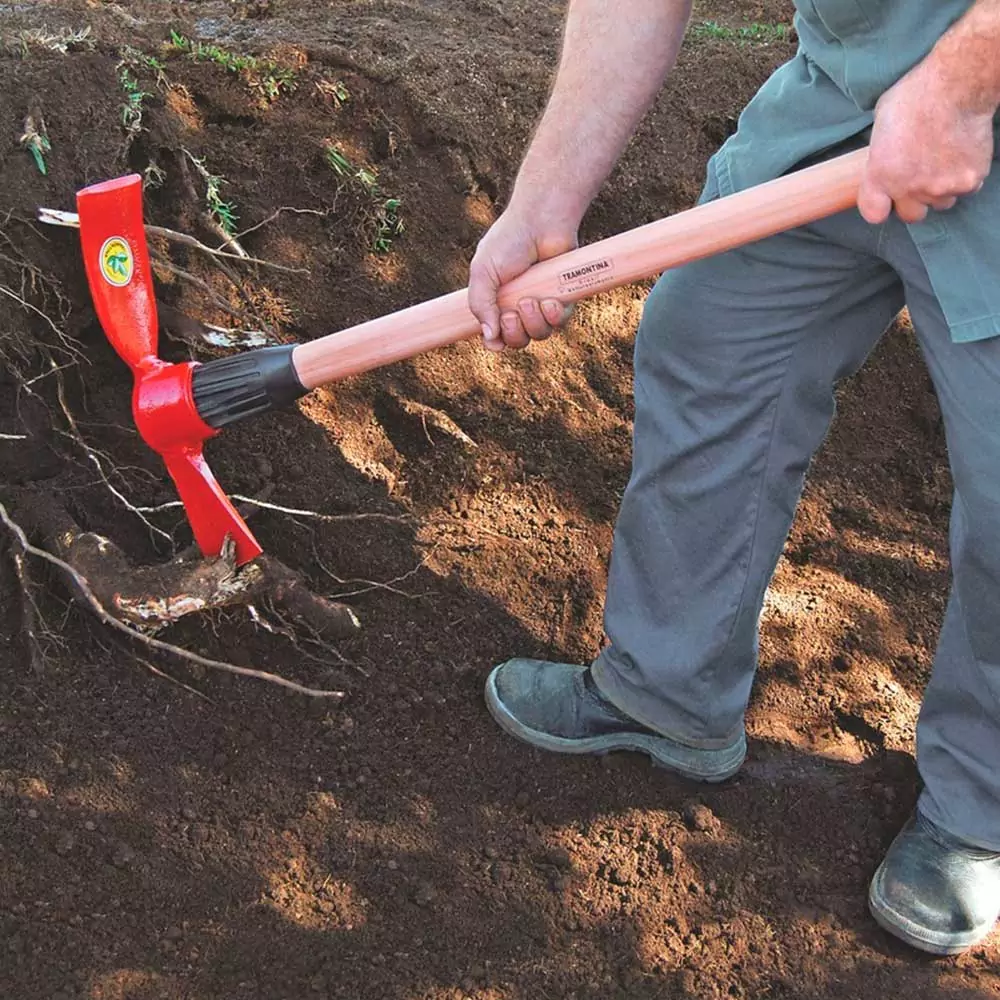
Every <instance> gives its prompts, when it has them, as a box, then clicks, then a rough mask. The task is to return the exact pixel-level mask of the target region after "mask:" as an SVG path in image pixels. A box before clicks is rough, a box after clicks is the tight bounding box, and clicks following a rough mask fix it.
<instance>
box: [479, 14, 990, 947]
mask: <svg viewBox="0 0 1000 1000" xmlns="http://www.w3.org/2000/svg"><path fill="white" fill-rule="evenodd" d="M797 7H798V13H797V17H796V25H797V28H798V34H799V39H800V48H799V52H798V53H797V54H796V56H795V58H794V59H792V60H791V61H790V62H788V63H787V64H785V65H784V66H782V67H781V68H780V69H779V70H778V71H777V72H776V73H775V74H774V75H773V76H772V77H771V79H770V80H768V81H767V83H766V84H765V85H764V87H763V88H762V89H761V91H760V92H759V93H758V95H757V96H756V97H755V98H754V100H753V101H752V102H751V104H750V105H749V106H748V108H747V109H746V110H745V112H744V113H743V115H742V116H741V118H740V124H739V128H738V130H737V132H736V134H735V135H734V136H732V137H731V138H730V139H729V140H728V141H727V142H726V144H725V145H724V146H723V148H722V149H721V150H720V151H719V152H718V153H717V154H716V155H715V156H714V157H713V159H712V161H711V163H710V165H709V170H708V180H707V184H706V187H705V192H704V195H703V198H705V199H710V198H715V197H718V196H720V195H726V194H729V193H731V192H732V191H734V190H736V189H740V188H745V187H747V186H750V185H752V184H755V183H758V182H761V181H764V180H767V179H770V178H773V177H776V176H778V175H780V174H782V173H785V172H787V171H789V170H792V169H794V168H796V167H797V166H800V165H801V164H803V163H804V162H806V161H808V160H811V159H817V158H822V157H826V156H831V155H834V154H836V153H840V152H843V151H845V149H847V148H851V147H852V146H856V145H861V144H862V143H863V142H865V141H867V140H868V139H869V138H870V147H871V149H870V156H869V165H868V167H867V171H866V174H865V177H864V180H863V183H862V186H861V190H860V194H859V197H858V207H857V210H851V211H849V212H844V213H842V214H840V215H837V216H834V217H833V218H831V219H828V220H825V221H823V222H820V223H817V224H815V225H810V226H806V227H803V228H802V229H800V230H795V231H793V232H789V233H786V234H782V235H779V236H775V237H772V238H770V239H766V240H762V241H760V242H758V243H755V244H753V245H751V246H748V247H746V248H744V249H741V250H737V251H733V252H731V253H727V254H723V255H719V256H717V257H714V258H711V259H708V260H704V261H700V262H697V263H695V264H691V265H688V266H686V267H683V268H680V269H677V270H675V271H672V272H668V273H667V274H666V275H664V276H663V277H662V278H661V280H660V281H659V283H658V284H657V286H656V288H655V289H654V290H653V292H652V294H651V295H650V297H649V300H648V302H647V304H646V307H645V311H644V316H643V320H642V323H641V324H640V327H639V331H638V334H637V337H636V350H635V404H636V414H635V440H634V456H633V468H632V476H631V480H630V482H629V486H628V489H627V491H626V493H625V496H624V499H623V501H622V508H621V512H620V516H619V519H618V523H617V525H616V530H615V543H614V550H613V554H612V559H611V570H610V578H609V581H608V593H607V601H606V607H605V631H606V633H607V635H608V638H609V643H610V644H609V645H608V647H607V648H606V649H604V650H603V651H602V652H601V653H600V655H599V656H598V657H597V659H596V660H595V661H594V662H593V664H591V665H590V666H589V667H580V666H571V665H568V664H557V663H547V662H543V661H533V660H524V659H515V660H511V661H509V662H507V663H505V664H502V665H501V666H499V667H497V668H496V670H494V671H493V673H492V674H491V675H490V677H489V680H488V682H487V685H486V698H487V703H488V706H489V708H490V711H491V712H492V713H493V716H494V718H495V719H496V720H497V721H498V722H499V723H500V725H501V726H502V727H503V728H504V729H505V730H507V731H508V732H510V733H512V734H513V735H515V736H517V737H519V738H520V739H522V740H525V741H526V742H528V743H531V744H532V745H534V746H536V747H542V748H544V749H548V750H553V751H558V752H564V753H604V752H607V751H609V750H616V749H632V750H639V751H642V752H645V753H647V754H648V755H649V756H650V757H651V758H652V759H653V761H654V762H656V763H658V764H660V765H662V766H665V767H667V768H670V769H672V770H674V771H676V772H678V773H680V774H682V775H685V776H687V777H690V778H695V779H698V780H703V781H721V780H723V779H725V778H727V777H729V776H730V775H732V774H733V773H734V772H735V771H736V770H737V769H738V768H739V767H740V764H741V763H742V761H743V758H744V755H745V752H746V738H745V734H744V727H743V715H744V709H745V706H746V702H747V698H748V696H749V691H750V687H751V683H752V678H753V672H754V668H755V661H756V652H757V622H758V617H759V614H760V610H761V604H762V601H763V598H764V593H765V589H766V587H767V584H768V581H769V579H770V577H771V574H772V573H773V571H774V568H775V565H776V563H777V560H778V557H779V555H780V553H781V549H782V545H783V543H784V540H785V537H786V534H787V531H788V528H789V526H790V522H791V519H792V516H793V513H794V509H795V505H796V503H797V501H798V498H799V494H800V490H801V487H802V480H803V477H804V473H805V469H806V467H807V465H808V463H809V461H810V459H811V457H812V455H813V453H814V452H815V450H816V449H817V447H818V446H819V444H820V442H821V441H822V439H823V437H824V435H825V433H826V431H827V428H828V425H829V422H830V419H831V417H832V415H833V409H834V397H833V385H834V383H835V381H836V380H837V379H839V378H841V377H843V376H845V375H848V374H851V373H852V372H854V371H856V370H857V369H858V367H859V366H860V365H861V364H862V362H863V361H864V359H865V357H866V356H867V354H868V353H869V351H870V350H871V349H872V347H873V346H874V345H875V343H876V342H877V341H878V339H879V337H880V335H881V334H882V332H883V331H884V330H885V328H886V327H887V326H888V325H889V324H890V323H891V321H892V320H893V318H894V317H895V315H896V314H897V313H898V312H899V310H900V309H901V308H902V306H903V305H904V304H905V305H908V307H909V309H910V313H911V316H912V319H913V322H914V325H915V328H916V330H917V335H918V337H919V340H920V344H921V348H922V350H923V353H924V356H925V358H926V361H927V365H928V367H929V370H930V373H931V376H932V378H933V381H934V384H935V388H936V391H937V394H938V397H939V400H940V402H941V408H942V411H943V415H944V421H945V427H946V432H947V438H948V445H949V454H950V460H951V467H952V472H953V477H954V481H955V495H954V505H953V512H952V529H951V555H952V573H953V585H952V592H951V597H950V601H949V604H948V610H947V614H946V617H945V622H944V626H943V629H942V633H941V636H940V642H939V647H938V650H937V654H936V658H935V665H934V670H933V675H932V678H931V681H930V683H929V685H928V688H927V692H926V695H925V698H924V703H923V706H922V710H921V716H920V721H919V725H918V734H917V736H918V739H917V763H918V767H919V769H920V774H921V777H922V779H923V783H924V788H923V791H922V793H921V796H920V799H919V802H918V806H917V809H916V811H915V813H914V815H913V816H912V817H911V818H910V820H909V822H908V823H907V824H906V826H905V827H904V829H903V830H902V831H901V833H900V834H899V836H898V837H897V838H896V839H895V841H894V842H893V844H892V845H891V847H890V848H889V851H888V854H887V856H886V858H885V860H884V861H883V863H882V865H881V866H880V867H879V869H878V871H877V872H876V874H875V876H874V879H873V880H872V883H871V887H870V892H869V903H870V906H871V909H872V912H873V914H874V916H875V917H876V919H877V920H878V921H879V923H881V924H882V925H883V926H884V927H886V928H887V929H888V930H890V931H891V932H892V933H894V934H896V935H897V936H898V937H900V938H902V939H903V940H904V941H907V942H909V943H910V944H912V945H914V946H916V947H918V948H922V949H924V950H926V951H930V952H934V953H938V954H955V953H958V952H961V951H963V950H965V949H967V948H969V947H971V946H972V945H974V944H976V943H977V942H979V941H980V940H982V939H983V938H984V937H985V936H986V935H987V934H988V933H989V932H990V930H991V928H992V927H993V925H994V923H995V922H996V920H997V918H998V915H1000V766H998V765H1000V172H997V171H994V172H993V174H992V175H991V173H990V168H991V166H992V161H993V155H994V121H995V116H996V114H997V109H998V106H1000V0H978V2H970V0H923V2H920V0H797ZM689 14H690V2H689V0H619V2H618V3H614V4H610V3H606V2H605V0H572V2H571V3H570V7H569V13H568V16H567V24H566V31H565V39H564V46H563V52H562V57H561V61H560V66H559V71H558V74H557V77H556V81H555V84H554V86H553V90H552V94H551V97H550V100H549V103H548V106H547V108H546V111H545V113H544V115H543V117H542V120H541V122H540V124H539V126H538V129H537V132H536V134H535V136H534V139H533V141H532V142H531V145H530V147H529V149H528V151H527V153H526V155H525V158H524V162H523V164H522V166H521V168H520V171H519V173H518V177H517V181H516V184H515V187H514V191H513V194H512V196H511V200H510V204H509V206H508V207H507V208H506V210H505V211H504V213H503V214H502V216H501V217H500V218H499V219H498V220H497V222H496V224H495V225H494V226H493V227H492V229H491V230H490V231H489V232H488V233H487V234H486V236H485V237H484V238H483V240H482V242H481V244H480V246H479V248H478V251H477V253H476V255H475V258H474V260H473V262H472V266H471V273H470V289H469V302H470V305H471V307H472V310H473V312H475V314H476V315H477V317H478V318H479V320H480V321H481V323H482V325H483V336H484V340H485V345H486V347H488V348H490V349H491V350H503V349H504V347H509V348H523V347H526V346H527V345H528V344H529V343H530V342H531V341H532V340H541V339H544V338H545V337H547V336H549V334H550V333H551V332H552V329H553V328H554V327H557V326H559V325H561V324H562V323H563V322H564V320H565V318H566V317H565V315H564V310H563V308H562V306H561V305H560V304H559V303H558V302H555V301H543V302H537V301H530V300H525V301H522V302H520V303H518V306H517V309H516V310H512V311H510V312H507V313H504V314H503V315H501V314H500V312H499V311H498V308H497V304H496V289H497V288H498V287H499V286H500V285H501V284H503V283H505V282H507V281H509V280H510V279H512V278H514V277H516V276H517V275H518V274H520V273H521V272H522V271H524V270H525V269H526V268H527V267H529V266H530V265H531V264H533V263H534V262H535V261H537V260H540V259H543V258H546V257H550V256H553V255H555V254H559V253H562V252H564V251H566V250H569V249H571V248H572V247H573V246H575V244H576V239H577V229H578V226H579V223H580V220H581V218H582V216H583V214H584V212H585V211H586V209H587V206H588V205H589V203H590V201H591V200H592V199H593V197H594V196H595V194H596V193H597V190H598V188H599V187H600V185H601V184H602V182H603V181H604V179H605V178H606V177H607V175H608V173H609V172H610V170H611V168H612V166H613V165H614V163H615V161H616V159H617V158H618V156H619V155H620V153H621V151H622V149H623V148H624V146H625V144H626V142H627V141H628V139H629V137H630V135H631V134H632V132H633V130H634V128H635V126H636V125H637V123H638V121H639V119H640V117H641V116H642V114H643V113H644V112H645V110H646V109H647V108H648V106H649V105H650V103H651V102H652V100H653V98H654V97H655V95H656V93H657V90H658V89H659V87H660V86H661V84H662V82H663V80H664V78H665V76H666V74H667V72H668V70H669V69H670V68H671V66H672V65H673V62H674V60H675V57H676V54H677V51H678V49H679V47H680V45H681V40H682V37H683V33H684V29H685V26H686V23H687V19H688V17H689ZM594 94H599V95H600V100H597V101H595V100H594V99H593V95H594Z"/></svg>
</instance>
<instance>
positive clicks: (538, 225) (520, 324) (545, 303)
mask: <svg viewBox="0 0 1000 1000" xmlns="http://www.w3.org/2000/svg"><path fill="white" fill-rule="evenodd" d="M531 215H532V213H530V212H528V211H525V210H521V209H518V208H517V207H515V206H513V205H512V206H511V207H510V208H508V209H507V211H505V212H504V213H503V215H501V216H500V218H499V219H497V221H496V222H495V223H494V224H493V226H492V227H491V228H490V230H489V232H487V233H486V235H485V236H484V237H483V238H482V240H481V241H480V243H479V247H478V248H477V250H476V255H475V256H474V257H473V258H472V264H471V265H470V266H469V308H470V309H471V310H472V312H473V313H474V314H475V316H476V318H477V319H478V320H479V322H480V323H481V324H482V327H483V345H484V346H485V347H486V349H487V350H490V351H502V350H503V349H504V348H505V347H517V348H520V347H527V346H528V344H530V343H531V341H533V340H544V339H545V338H546V337H548V336H550V335H551V334H552V331H553V330H554V329H555V328H556V327H560V326H562V325H563V324H564V323H565V322H566V321H567V320H568V319H569V317H570V315H571V314H572V307H571V306H564V305H563V304H562V303H561V302H559V301H558V300H556V299H543V300H542V301H538V300H536V299H530V298H525V299H522V300H521V301H520V302H518V303H517V308H516V309H505V310H504V311H503V312H502V313H501V311H500V308H499V307H498V305H497V290H498V289H499V288H500V286H501V285H505V284H507V282H509V281H513V280H514V278H516V277H518V276H519V275H521V274H523V273H524V272H525V271H527V270H528V268H529V267H531V265H532V264H537V263H538V261H540V260H547V259H548V258H549V257H556V256H558V255H559V254H562V253H566V252H567V251H569V250H573V249H574V248H575V247H576V245H577V232H576V225H575V224H573V223H571V222H569V221H564V220H559V221H557V222H554V223H547V222H543V221H541V220H540V219H538V218H537V217H536V218H534V219H533V218H531Z"/></svg>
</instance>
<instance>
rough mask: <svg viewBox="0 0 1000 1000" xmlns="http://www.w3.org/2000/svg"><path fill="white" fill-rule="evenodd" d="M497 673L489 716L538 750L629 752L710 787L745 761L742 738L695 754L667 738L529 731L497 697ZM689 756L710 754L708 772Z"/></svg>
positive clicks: (489, 690)
mask: <svg viewBox="0 0 1000 1000" xmlns="http://www.w3.org/2000/svg"><path fill="white" fill-rule="evenodd" d="M499 669H500V668H499V667H496V668H495V669H494V670H493V671H492V672H491V673H490V675H489V677H487V679H486V707H487V708H488V709H489V711H490V715H492V716H493V718H494V720H495V721H496V723H497V725H498V726H500V728H501V729H502V730H503V731H504V732H506V733H509V734H510V735H511V736H514V737H516V738H517V739H519V740H522V741H523V742H525V743H529V744H531V746H533V747H538V748H539V749H541V750H550V751H552V752H553V753H569V754H592V755H594V756H598V757H603V756H604V755H605V754H607V753H612V752H613V751H616V750H632V751H634V752H636V753H644V754H646V755H647V756H648V757H649V758H650V760H652V762H653V764H654V765H655V766H657V767H662V768H665V769H666V770H668V771H673V772H675V773H676V774H681V775H683V776H684V777H685V778H692V779H693V780H695V781H705V782H709V783H712V784H714V783H716V782H719V781H725V780H726V779H727V778H731V777H732V776H733V775H734V774H735V773H736V772H737V771H738V770H739V769H740V766H741V765H742V763H743V761H744V759H745V757H746V751H747V744H746V737H745V736H744V737H741V738H740V740H739V741H738V742H737V743H735V744H733V746H731V747H725V748H724V749H722V750H694V749H691V748H688V747H683V746H678V745H677V744H675V743H674V742H673V741H672V740H668V739H667V738H666V737H664V738H660V737H657V736H647V735H645V734H643V733H610V734H608V735H606V736H591V737H588V738H587V739H578V740H573V739H568V738H567V737H564V736H552V735H550V734H549V733H545V732H542V731H541V730H540V729H532V728H531V727H530V726H526V725H524V723H523V722H521V721H520V720H519V719H517V717H516V716H514V715H513V714H512V713H511V712H510V711H509V710H508V709H507V706H506V705H504V703H503V702H502V701H501V700H500V693H499V692H498V691H497V688H496V675H497V672H498V671H499ZM688 754H699V755H701V754H711V755H712V757H711V764H712V766H711V768H699V767H698V766H696V765H695V764H694V763H693V762H692V761H691V759H690V758H689V757H688V756H687V755H688ZM706 763H707V762H706Z"/></svg>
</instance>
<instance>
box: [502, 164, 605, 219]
mask: <svg viewBox="0 0 1000 1000" xmlns="http://www.w3.org/2000/svg"><path fill="white" fill-rule="evenodd" d="M558 174H559V171H558V170H553V171H552V172H551V176H549V177H546V178H535V177H529V176H525V174H524V172H523V171H522V173H521V175H519V176H518V179H517V181H516V182H515V184H514V190H513V192H512V193H511V197H510V203H509V206H508V207H509V208H510V209H513V210H514V211H515V212H516V213H517V214H518V215H522V216H524V217H525V218H526V219H530V220H531V221H532V222H533V223H535V224H536V225H537V224H539V223H541V224H542V225H543V226H544V224H545V223H551V224H552V226H553V227H555V228H565V229H572V230H574V231H575V230H576V229H578V228H579V225H580V222H581V220H582V219H583V216H584V213H585V212H586V211H587V207H588V206H589V204H590V200H591V199H590V198H589V197H588V196H587V195H585V194H582V193H581V192H578V191H576V190H574V189H573V188H571V187H569V186H568V185H566V184H565V183H560V181H559V178H558Z"/></svg>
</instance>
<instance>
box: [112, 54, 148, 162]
mask: <svg viewBox="0 0 1000 1000" xmlns="http://www.w3.org/2000/svg"><path fill="white" fill-rule="evenodd" d="M118 83H119V85H120V86H121V88H122V91H123V92H124V94H125V103H124V104H123V105H122V126H123V127H124V129H125V136H126V138H127V140H128V141H129V142H131V141H132V140H133V139H134V138H135V137H136V136H137V135H138V134H139V133H140V132H141V131H142V102H143V101H145V100H146V98H147V97H149V94H147V93H146V91H144V90H143V89H142V87H141V86H140V85H139V81H138V80H137V79H136V78H135V77H134V76H133V75H132V70H131V68H130V67H129V65H128V63H126V62H120V63H119V64H118Z"/></svg>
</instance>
